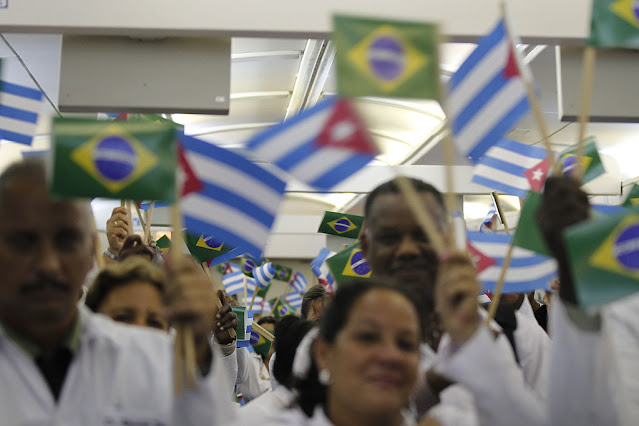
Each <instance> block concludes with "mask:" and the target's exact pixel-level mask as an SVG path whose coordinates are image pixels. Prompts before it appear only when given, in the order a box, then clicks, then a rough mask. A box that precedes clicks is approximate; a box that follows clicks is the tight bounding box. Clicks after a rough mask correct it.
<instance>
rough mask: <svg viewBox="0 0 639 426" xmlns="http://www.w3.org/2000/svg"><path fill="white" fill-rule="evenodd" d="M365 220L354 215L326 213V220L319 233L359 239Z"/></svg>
mask: <svg viewBox="0 0 639 426" xmlns="http://www.w3.org/2000/svg"><path fill="white" fill-rule="evenodd" d="M363 223H364V218H363V217H362V216H356V215H353V214H344V213H336V212H324V218H323V219H322V223H321V224H320V227H319V229H318V230H317V232H321V233H323V234H330V235H339V236H340V237H346V238H353V239H357V237H358V236H359V231H361V229H362V224H363Z"/></svg>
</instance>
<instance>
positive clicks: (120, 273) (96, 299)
mask: <svg viewBox="0 0 639 426" xmlns="http://www.w3.org/2000/svg"><path fill="white" fill-rule="evenodd" d="M131 281H143V282H147V283H149V284H151V285H152V286H154V287H155V288H157V289H158V291H159V292H160V294H162V296H164V291H165V288H166V282H165V278H164V272H163V271H162V270H161V269H160V268H159V267H158V266H156V265H154V264H153V263H151V261H150V260H148V259H146V258H145V257H143V256H131V257H130V258H128V259H126V260H123V261H121V262H119V263H112V264H109V265H107V266H106V267H105V268H104V269H103V270H101V271H100V273H98V275H96V277H95V279H94V280H93V283H92V284H91V287H89V292H88V293H87V298H86V301H85V304H86V305H87V307H88V308H89V309H91V310H92V311H93V312H98V311H99V310H100V306H101V305H102V303H103V302H104V300H105V299H106V298H107V296H108V295H109V293H111V291H113V289H115V288H117V287H121V286H125V285H127V284H129V283H130V282H131Z"/></svg>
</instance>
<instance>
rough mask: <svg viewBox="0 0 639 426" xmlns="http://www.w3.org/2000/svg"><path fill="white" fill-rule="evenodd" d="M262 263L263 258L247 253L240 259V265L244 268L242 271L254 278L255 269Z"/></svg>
mask: <svg viewBox="0 0 639 426" xmlns="http://www.w3.org/2000/svg"><path fill="white" fill-rule="evenodd" d="M261 264H262V259H256V258H254V257H252V256H249V255H248V254H245V255H244V256H242V258H241V259H240V267H241V268H242V272H243V273H244V275H246V276H247V277H251V278H253V269H255V268H256V267H258V266H260V265H261Z"/></svg>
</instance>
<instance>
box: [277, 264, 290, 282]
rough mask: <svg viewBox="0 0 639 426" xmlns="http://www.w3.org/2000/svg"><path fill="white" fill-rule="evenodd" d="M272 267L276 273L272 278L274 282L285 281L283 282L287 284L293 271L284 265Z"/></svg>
mask: <svg viewBox="0 0 639 426" xmlns="http://www.w3.org/2000/svg"><path fill="white" fill-rule="evenodd" d="M273 267H274V268H275V270H276V271H277V272H276V273H275V276H274V277H273V278H275V279H276V280H280V281H285V282H289V281H290V280H291V276H292V275H293V269H291V268H289V267H288V266H284V265H273Z"/></svg>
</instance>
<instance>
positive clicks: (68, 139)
mask: <svg viewBox="0 0 639 426" xmlns="http://www.w3.org/2000/svg"><path fill="white" fill-rule="evenodd" d="M175 139H176V137H175V129H174V128H173V127H172V126H170V125H168V124H165V123H155V122H149V121H97V120H79V119H67V118H56V119H54V120H53V147H52V151H53V178H52V182H51V188H50V191H51V194H52V195H54V196H62V197H106V198H115V199H128V200H163V201H171V202H172V201H174V200H175V170H176V167H177V164H176V144H175Z"/></svg>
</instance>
